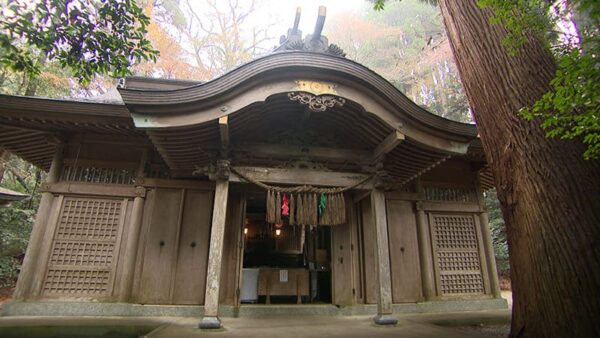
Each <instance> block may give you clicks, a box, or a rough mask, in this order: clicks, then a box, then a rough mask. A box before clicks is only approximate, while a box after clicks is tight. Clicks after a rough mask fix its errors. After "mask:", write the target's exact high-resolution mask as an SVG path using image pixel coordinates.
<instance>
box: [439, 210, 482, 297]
mask: <svg viewBox="0 0 600 338" xmlns="http://www.w3.org/2000/svg"><path fill="white" fill-rule="evenodd" d="M429 224H430V227H431V237H432V241H433V243H432V244H433V260H434V263H435V272H436V273H435V275H436V282H437V283H436V284H437V290H438V294H439V295H441V296H462V295H477V294H484V293H485V292H486V290H485V280H484V274H483V273H482V271H484V269H483V266H482V265H483V264H484V263H483V262H482V259H481V257H483V254H482V250H481V240H480V239H481V234H480V233H479V231H478V229H477V221H476V218H475V215H472V214H436V213H432V214H430V215H429Z"/></svg>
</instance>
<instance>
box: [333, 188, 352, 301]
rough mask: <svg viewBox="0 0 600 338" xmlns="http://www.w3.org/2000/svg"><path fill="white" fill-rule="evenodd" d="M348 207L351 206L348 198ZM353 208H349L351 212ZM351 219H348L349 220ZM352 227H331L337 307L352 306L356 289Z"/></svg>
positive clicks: (334, 296)
mask: <svg viewBox="0 0 600 338" xmlns="http://www.w3.org/2000/svg"><path fill="white" fill-rule="evenodd" d="M346 203H348V204H347V205H350V203H349V200H348V198H346ZM350 209H351V208H347V209H346V211H347V212H349V210H350ZM349 218H350V217H347V220H348V219H349ZM351 231H352V229H351V227H350V225H349V224H348V221H347V222H346V224H343V225H341V226H335V227H331V252H332V253H331V257H332V262H331V268H332V292H333V303H334V304H336V305H342V306H347V305H352V304H353V295H352V288H353V287H354V285H353V284H354V283H353V278H352V250H351V248H352V239H351Z"/></svg>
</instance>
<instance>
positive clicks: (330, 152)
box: [231, 143, 371, 162]
mask: <svg viewBox="0 0 600 338" xmlns="http://www.w3.org/2000/svg"><path fill="white" fill-rule="evenodd" d="M231 151H232V153H233V154H235V153H237V152H248V153H250V154H252V156H256V157H276V158H285V159H290V158H307V159H311V160H322V161H350V162H361V161H368V159H369V158H370V157H371V153H369V152H368V151H366V150H362V149H344V148H331V147H308V146H307V147H304V146H295V145H287V144H274V143H241V144H235V145H234V146H232V148H231Z"/></svg>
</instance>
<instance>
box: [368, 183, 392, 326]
mask: <svg viewBox="0 0 600 338" xmlns="http://www.w3.org/2000/svg"><path fill="white" fill-rule="evenodd" d="M371 208H372V216H371V217H372V218H373V225H374V227H375V247H374V252H375V266H376V273H377V280H378V282H379V283H378V285H377V294H378V299H377V314H378V315H387V314H392V281H391V271H390V251H389V244H388V243H389V241H388V225H387V218H386V208H385V193H384V192H383V191H381V190H378V189H374V190H373V191H372V192H371Z"/></svg>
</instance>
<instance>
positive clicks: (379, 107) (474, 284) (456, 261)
mask: <svg viewBox="0 0 600 338" xmlns="http://www.w3.org/2000/svg"><path fill="white" fill-rule="evenodd" d="M298 20H299V16H297V20H296V23H295V25H294V27H293V28H292V29H290V30H289V31H288V34H287V35H286V36H284V37H282V41H281V46H280V47H278V48H277V49H275V50H274V51H273V52H272V53H271V54H269V55H267V56H264V57H261V58H258V59H255V60H253V61H251V62H248V63H246V64H244V65H242V66H240V67H238V68H236V69H234V70H232V71H230V72H228V73H226V74H225V75H223V76H221V77H219V78H216V79H214V80H211V81H209V82H205V83H201V82H193V81H180V80H165V79H154V78H139V77H130V78H126V79H124V80H123V81H121V83H120V84H119V87H118V94H116V92H115V95H114V97H112V98H111V97H109V98H104V99H103V100H96V101H92V100H79V101H75V100H55V99H46V98H34V97H22V96H8V95H0V147H2V148H5V149H6V150H8V151H10V152H11V153H13V154H15V155H17V156H19V157H21V158H23V159H24V160H27V161H29V162H31V163H33V164H34V165H36V166H38V167H40V168H42V169H43V170H45V171H47V172H48V175H47V181H46V182H45V184H44V185H43V188H42V191H43V192H42V197H41V202H40V206H39V209H38V213H37V218H36V220H35V225H34V227H33V231H32V234H31V238H30V241H29V246H28V248H27V252H26V255H25V260H24V262H23V265H22V268H21V271H20V275H19V279H18V284H17V288H16V291H15V294H14V301H13V302H12V303H10V304H7V305H5V307H4V309H3V310H2V311H3V312H2V315H4V316H15V315H79V316H86V315H112V316H158V315H168V316H196V317H198V320H199V322H200V326H201V327H219V326H220V319H219V318H220V317H226V316H252V315H270V314H275V313H285V311H291V312H290V313H293V314H303V313H305V314H313V315H314V314H318V315H329V314H330V315H359V314H362V315H366V314H372V315H373V316H374V320H375V322H376V323H378V324H393V323H395V322H396V318H395V315H397V314H399V313H406V312H413V313H416V312H437V311H459V310H482V309H498V308H505V307H506V302H505V301H504V300H503V299H502V298H501V296H500V289H499V286H498V276H497V273H496V263H495V260H494V249H493V246H492V241H491V237H490V230H489V227H488V216H487V213H486V210H485V206H484V201H483V191H485V190H486V189H489V188H492V187H493V181H492V179H491V175H490V172H489V170H488V169H487V164H486V159H485V156H484V152H483V149H482V146H481V142H480V140H479V139H478V136H477V128H476V126H475V125H473V124H464V123H459V122H455V121H450V120H447V119H444V118H442V117H439V116H436V115H434V114H432V113H431V112H429V111H427V110H426V109H424V108H422V107H420V106H419V105H417V104H415V103H414V102H412V101H411V100H410V99H408V98H407V97H406V96H405V95H403V94H402V93H401V92H400V91H398V89H396V88H395V87H394V86H393V85H392V84H390V83H389V82H388V81H386V80H385V79H383V78H382V77H381V76H379V75H378V74H376V73H374V72H373V71H371V70H370V69H368V68H366V67H364V66H362V65H360V64H358V63H356V62H354V61H351V60H349V59H347V58H345V55H344V52H343V51H342V50H341V49H340V48H339V47H337V46H336V45H334V44H330V43H329V42H328V40H327V38H326V37H324V36H322V35H321V31H322V28H323V21H324V16H321V17H319V20H318V22H317V25H316V27H315V31H314V32H313V34H309V35H307V36H306V37H305V38H302V33H301V32H300V31H299V30H298V28H297V27H298Z"/></svg>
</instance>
